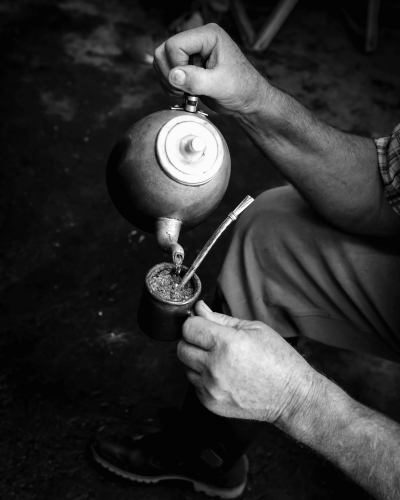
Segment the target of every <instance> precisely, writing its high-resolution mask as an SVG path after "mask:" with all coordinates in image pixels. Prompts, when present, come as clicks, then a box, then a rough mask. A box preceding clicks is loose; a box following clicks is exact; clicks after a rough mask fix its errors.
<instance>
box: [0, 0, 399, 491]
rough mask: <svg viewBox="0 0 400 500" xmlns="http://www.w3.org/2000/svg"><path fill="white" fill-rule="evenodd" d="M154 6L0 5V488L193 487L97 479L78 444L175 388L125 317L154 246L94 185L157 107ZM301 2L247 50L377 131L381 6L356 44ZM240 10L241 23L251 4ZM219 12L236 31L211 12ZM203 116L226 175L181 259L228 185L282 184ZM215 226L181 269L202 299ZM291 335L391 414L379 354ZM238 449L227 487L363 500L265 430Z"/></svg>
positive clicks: (178, 371)
mask: <svg viewBox="0 0 400 500" xmlns="http://www.w3.org/2000/svg"><path fill="white" fill-rule="evenodd" d="M265 3H266V4H267V3H268V2H265ZM270 3H271V2H270ZM158 4H159V2H156V1H155V0H148V1H146V2H145V1H142V2H138V1H135V0H130V1H128V0H109V1H106V0H104V1H102V0H98V1H96V0H64V1H61V0H20V1H18V2H15V1H11V0H10V1H5V0H3V1H1V2H0V13H1V17H0V25H1V31H0V37H1V43H0V50H1V52H2V65H1V67H2V68H3V71H2V72H1V73H2V75H1V77H0V80H1V85H2V94H1V95H2V99H1V102H0V106H1V114H2V119H1V123H0V128H1V153H0V157H1V183H2V192H1V205H2V210H1V222H2V229H1V232H2V276H3V278H2V282H1V317H2V321H1V336H0V343H1V344H0V345H1V349H0V366H1V371H0V412H1V420H0V433H1V445H2V448H1V449H2V453H1V459H0V470H1V473H0V496H1V498H5V499H8V498H17V499H18V500H33V499H49V500H50V499H57V500H64V499H65V500H66V499H73V500H89V499H96V500H106V499H107V500H111V499H117V498H118V499H119V500H124V499H126V500H127V499H152V500H153V499H154V500H155V499H163V500H168V499H186V500H189V499H195V498H199V499H200V498H203V496H202V495H199V494H195V493H194V492H193V491H192V489H191V487H190V486H188V485H186V484H185V483H180V482H172V483H171V484H161V485H155V486H147V485H141V484H133V483H127V482H125V481H123V480H119V479H117V478H114V477H111V476H110V475H104V474H103V473H102V472H101V471H99V470H98V469H97V468H96V467H94V465H93V464H92V463H91V461H90V458H89V456H88V453H87V443H88V441H89V439H90V438H91V436H92V435H93V433H94V431H95V430H96V429H97V428H98V427H99V426H101V425H105V424H110V423H111V424H115V423H118V422H120V421H123V422H125V423H126V422H129V423H132V424H133V425H142V424H144V423H154V424H157V423H165V422H168V421H170V420H171V419H173V418H174V416H175V415H176V413H177V411H178V409H179V407H180V405H181V402H182V399H183V395H184V391H185V385H186V382H185V377H184V372H183V369H182V367H181V366H180V364H179V362H178V361H177V359H176V356H175V344H174V343H170V344H162V343H157V342H155V341H151V340H150V339H148V338H147V337H145V336H144V335H143V334H142V333H141V332H140V331H139V329H138V327H137V324H136V308H137V304H138V300H139V297H140V293H141V288H142V284H143V281H144V276H145V274H146V272H147V270H148V269H149V268H150V267H151V266H153V265H154V264H156V263H158V262H161V261H162V260H163V258H164V257H163V255H162V253H161V251H160V250H158V248H157V247H156V243H155V240H154V237H153V236H152V235H149V234H147V233H144V232H142V231H139V230H137V229H135V228H134V227H132V226H130V225H129V224H128V223H127V222H126V221H125V220H123V219H122V217H121V216H120V215H119V214H118V213H117V211H116V210H115V209H114V207H113V205H112V203H111V201H110V199H109V197H108V194H107V189H106V185H105V164H106V161H107V157H108V154H109V152H110V150H111V148H112V146H113V144H114V143H115V141H116V140H117V138H118V137H119V136H120V135H121V134H122V133H123V132H124V130H125V129H127V128H128V127H129V126H130V125H131V124H133V123H134V122H135V121H137V120H138V119H140V118H142V117H143V116H145V115H147V114H149V113H152V112H154V111H157V110H160V109H164V108H166V107H167V106H168V104H169V101H168V99H167V98H166V97H165V95H164V94H163V92H162V90H161V88H160V86H159V84H158V82H157V80H156V77H155V75H154V73H153V70H152V67H151V66H150V65H146V64H144V63H143V62H141V61H140V54H142V52H143V47H144V48H148V47H152V43H153V42H152V40H153V39H157V40H160V41H161V40H163V39H164V38H165V37H167V30H166V28H167V25H168V23H169V22H170V21H172V19H173V18H174V17H176V16H177V15H179V14H180V13H181V12H182V9H184V7H185V4H183V3H181V4H179V3H178V2H176V3H173V5H171V6H169V7H168V8H167V7H164V8H163V7H160V6H158ZM259 4H260V2H258V3H257V2H256V1H254V2H253V3H252V5H259ZM272 4H273V2H272ZM319 4H325V2H311V1H307V0H304V1H302V2H300V3H299V5H298V7H297V8H296V9H295V11H294V12H293V14H292V15H291V16H290V18H289V19H288V21H287V22H286V23H285V25H284V27H283V28H282V30H281V31H280V32H279V34H278V35H277V37H276V39H275V40H274V41H273V43H272V45H271V46H270V48H269V49H268V50H267V51H266V52H265V53H263V54H261V55H258V56H254V55H250V58H251V60H252V61H253V62H254V64H256V65H257V67H258V68H259V69H260V70H261V71H262V72H264V74H265V75H266V76H267V77H268V78H269V79H270V80H271V81H272V82H273V83H274V84H276V85H278V86H280V87H282V88H284V89H286V90H287V91H289V92H290V93H292V94H293V95H294V96H295V97H297V98H298V99H299V100H300V101H301V102H302V103H303V104H305V105H306V106H307V107H309V108H310V109H311V110H313V111H314V112H316V113H317V114H318V115H319V116H320V117H322V118H324V119H325V120H327V121H328V122H329V123H330V124H333V125H335V126H337V127H339V128H341V129H344V130H346V131H351V132H358V133H361V134H364V135H368V136H371V137H378V136H383V135H385V134H388V133H390V132H391V130H392V129H393V128H394V126H395V125H396V124H397V123H398V122H399V116H400V100H399V87H400V85H399V84H400V31H399V30H398V27H397V30H396V23H395V22H394V21H393V20H395V19H397V20H398V17H399V15H400V11H399V8H398V6H397V2H395V1H391V2H390V1H386V2H382V4H383V6H382V16H381V27H380V37H379V47H378V50H377V52H376V53H375V54H373V55H369V56H367V55H365V54H363V53H362V52H360V51H359V50H358V49H357V48H356V46H355V45H354V43H353V41H352V40H351V39H350V37H349V35H348V33H347V32H346V30H345V27H344V24H343V20H342V18H341V17H340V15H339V11H336V10H335V9H334V8H333V6H332V8H329V9H325V8H323V7H319V6H318V5H319ZM332 4H337V2H332ZM251 15H252V17H253V18H254V22H255V23H256V24H257V25H258V26H259V25H260V24H261V23H262V21H263V17H262V16H263V15H264V14H262V13H260V12H259V11H257V10H254V9H253V11H251ZM222 25H223V26H224V27H225V28H226V29H227V30H228V31H229V32H230V33H231V35H232V36H233V37H234V38H236V39H237V37H238V33H237V31H236V28H235V25H234V23H233V21H232V18H231V17H230V15H229V14H228V15H226V16H225V17H224V18H223V20H222ZM138 47H139V49H138ZM211 120H212V121H213V122H214V123H215V124H216V125H217V126H218V127H219V129H220V130H221V131H222V133H223V135H224V136H225V138H226V140H227V142H228V145H229V148H230V151H231V156H232V168H233V172H232V178H231V181H230V185H229V188H228V191H227V194H226V196H225V198H224V200H223V201H222V203H221V205H220V206H219V207H218V209H217V210H216V211H215V212H214V213H213V214H212V215H211V216H210V217H209V219H208V220H207V221H206V222H205V223H203V224H202V225H201V226H199V227H198V228H196V229H195V230H193V231H191V232H189V233H187V234H185V235H184V236H183V237H182V238H181V241H180V242H181V243H182V245H183V246H184V248H185V250H186V254H187V258H186V262H190V261H192V260H193V259H194V257H195V256H196V254H197V252H198V251H199V250H200V248H201V247H202V245H203V244H204V243H205V241H206V240H207V238H208V237H209V236H210V235H211V233H212V232H213V231H214V229H215V228H216V227H217V225H218V224H219V223H220V222H221V220H222V219H223V218H224V217H225V216H226V215H227V213H228V212H229V211H230V210H232V209H233V208H234V207H235V206H236V205H237V203H238V202H239V201H240V200H241V199H243V198H244V196H245V195H246V194H250V195H252V196H256V195H258V194H260V193H261V192H262V191H264V190H266V189H269V188H272V187H275V186H278V185H281V184H283V182H284V180H283V179H282V177H281V176H280V175H279V173H278V172H277V171H276V170H275V169H274V167H273V166H272V165H270V164H269V163H268V162H267V161H266V160H265V159H264V158H263V157H262V156H261V154H260V153H259V152H258V151H257V150H256V149H255V148H254V146H253V145H252V143H251V142H250V140H249V139H248V138H247V137H246V136H245V134H244V133H243V132H242V131H241V130H240V128H239V127H238V125H237V124H236V123H235V122H233V121H232V120H230V119H229V118H226V117H220V116H216V115H214V114H212V115H211ZM250 172H251V174H250ZM230 234H231V233H230V232H229V231H228V232H227V234H225V235H224V237H223V238H222V239H221V241H219V243H218V250H217V249H215V251H213V252H212V253H211V254H210V256H209V257H208V259H207V261H206V264H203V266H202V269H201V270H200V272H199V274H200V277H201V279H202V282H203V287H204V291H205V292H204V295H203V297H204V298H205V300H206V301H209V302H210V301H211V299H212V297H213V293H214V287H215V278H216V275H217V274H218V269H219V268H220V266H221V263H222V259H223V254H224V250H225V249H226V247H227V245H228V241H229V237H230ZM302 349H303V351H304V353H305V355H307V356H308V357H309V359H310V360H312V361H313V362H314V363H316V364H318V366H320V368H321V369H322V370H324V372H325V373H327V374H328V375H329V376H331V377H334V378H335V379H336V380H338V382H339V383H341V384H342V385H343V386H345V387H346V388H347V389H348V390H349V391H350V392H351V393H352V394H354V395H355V396H356V397H358V398H359V399H360V400H362V401H364V402H366V403H368V404H370V405H372V406H375V407H377V408H378V409H380V410H382V411H386V412H387V413H389V414H390V415H392V416H393V417H394V418H396V419H400V401H399V399H398V396H397V395H396V386H398V382H399V381H400V372H399V369H398V367H397V366H396V365H394V364H393V363H389V362H385V361H382V360H378V359H374V358H371V357H366V356H356V355H354V354H352V353H349V352H344V351H338V350H336V349H332V348H325V347H323V346H319V345H316V344H311V343H309V342H304V343H303V345H302ZM249 458H250V477H249V484H248V488H247V490H246V492H245V493H244V495H243V498H245V499H248V500H256V499H269V500H291V499H296V500H302V499H322V498H323V499H336V498H340V497H341V496H342V497H343V496H345V495H346V497H347V498H350V497H351V498H352V499H353V500H356V499H362V498H368V496H367V495H366V494H365V493H364V492H362V491H361V490H360V489H359V488H358V487H357V486H355V485H353V484H352V483H351V482H349V481H348V480H347V479H346V478H345V477H344V475H343V474H342V473H340V472H339V471H337V470H336V469H335V468H334V467H332V466H331V465H330V464H328V463H327V462H326V461H324V460H323V459H322V458H321V457H318V456H316V455H315V454H314V453H313V452H311V451H310V450H308V449H306V448H304V447H301V446H299V445H298V444H297V443H295V442H293V441H292V440H290V439H289V438H287V437H286V436H285V435H283V434H282V433H281V432H280V431H278V430H276V429H273V428H270V429H268V431H267V432H266V433H265V434H264V435H263V437H262V438H260V440H259V442H257V443H256V445H255V447H254V448H253V449H252V450H251V452H250V454H249ZM204 498H205V497H204Z"/></svg>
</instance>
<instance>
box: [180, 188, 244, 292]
mask: <svg viewBox="0 0 400 500" xmlns="http://www.w3.org/2000/svg"><path fill="white" fill-rule="evenodd" d="M253 201H254V199H253V198H252V197H251V196H246V198H245V199H244V200H243V201H242V202H241V203H240V204H239V205H238V206H237V207H236V208H235V210H234V211H233V212H231V213H230V214H229V215H228V217H227V218H226V219H225V220H224V222H223V223H222V224H221V225H220V226H219V228H218V229H217V230H216V231H215V232H214V234H213V235H212V236H211V238H210V239H209V240H208V241H207V243H206V244H205V245H204V247H203V248H202V250H201V252H200V253H199V255H198V256H197V257H196V259H195V261H194V262H193V264H192V265H191V266H190V267H189V269H188V271H187V273H186V274H185V276H184V277H183V278H182V281H181V282H180V283H179V286H178V290H179V289H180V288H183V287H184V286H185V285H186V283H187V282H188V281H189V280H190V278H191V277H192V276H193V274H194V273H195V272H196V269H197V268H198V267H199V265H200V264H201V263H202V262H203V260H204V258H205V257H206V255H207V254H208V252H209V251H210V250H211V248H212V246H213V245H214V243H215V242H216V241H217V239H218V238H219V237H220V236H221V234H222V233H223V232H224V231H225V229H226V228H227V227H228V226H229V224H231V223H232V222H234V221H235V220H236V219H237V218H238V217H239V215H240V214H241V213H242V212H243V210H246V208H247V207H248V206H249V205H251V203H253Z"/></svg>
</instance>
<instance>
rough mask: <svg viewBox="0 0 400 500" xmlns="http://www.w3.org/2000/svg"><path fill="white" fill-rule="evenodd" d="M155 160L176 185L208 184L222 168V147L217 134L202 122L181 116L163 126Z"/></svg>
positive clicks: (198, 117) (194, 116)
mask: <svg viewBox="0 0 400 500" xmlns="http://www.w3.org/2000/svg"><path fill="white" fill-rule="evenodd" d="M156 153H157V159H158V161H159V164H160V166H161V168H162V169H163V170H164V172H165V173H166V174H167V175H168V176H169V177H171V178H172V179H173V180H175V181H177V182H179V183H180V184H186V185H192V186H199V185H201V184H205V183H207V182H209V181H210V180H211V179H212V178H213V177H214V176H215V175H216V173H217V172H218V170H219V169H220V168H221V167H222V165H223V161H224V154H225V152H224V145H223V142H222V140H221V136H220V133H219V131H218V130H217V129H216V127H214V125H213V124H212V123H210V122H209V121H208V120H206V119H205V118H203V117H201V116H199V115H193V114H189V113H185V114H184V115H179V116H176V117H174V118H172V119H171V120H169V121H168V122H167V123H165V124H164V125H163V127H162V128H161V129H160V131H159V133H158V136H157V139H156Z"/></svg>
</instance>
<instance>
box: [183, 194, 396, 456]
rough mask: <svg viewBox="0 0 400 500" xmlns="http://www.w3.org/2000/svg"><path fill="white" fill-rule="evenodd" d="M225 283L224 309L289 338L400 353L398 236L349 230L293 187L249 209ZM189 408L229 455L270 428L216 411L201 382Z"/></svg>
mask: <svg viewBox="0 0 400 500" xmlns="http://www.w3.org/2000/svg"><path fill="white" fill-rule="evenodd" d="M218 287H219V292H220V295H221V297H222V303H221V307H220V309H222V311H220V312H224V313H225V314H229V315H231V316H234V317H237V318H241V319H248V320H258V321H262V322H264V323H266V324H268V325H269V326H270V327H272V328H273V329H274V330H276V331H277V332H278V333H279V334H281V335H282V336H283V337H285V338H286V339H290V338H292V339H293V338H295V337H298V336H299V335H305V336H307V337H309V338H311V339H313V340H316V341H319V342H322V343H325V344H328V345H331V346H334V347H340V348H345V349H350V350H354V351H362V352H365V353H368V354H372V355H375V356H380V357H383V358H386V359H389V360H391V361H396V362H400V237H388V238H376V237H367V236H357V235H354V234H349V233H346V232H344V231H341V230H340V229H338V228H337V227H335V226H333V225H331V224H329V223H328V222H327V221H326V220H324V219H323V218H322V217H321V216H319V215H318V214H317V213H316V212H315V211H314V210H313V209H312V208H311V207H310V205H309V204H308V203H307V202H306V201H305V200H303V198H302V197H301V196H300V195H299V193H298V192H297V191H296V190H295V189H294V188H293V187H291V186H285V187H280V188H276V189H272V190H270V191H267V192H265V193H263V194H261V195H260V196H259V197H258V198H257V199H256V200H255V202H254V203H253V204H252V205H251V206H250V207H249V208H248V209H247V210H246V211H245V212H244V213H243V214H242V215H241V217H240V218H239V220H238V222H237V224H236V228H235V231H234V235H233V238H232V242H231V244H230V247H229V250H228V252H227V255H226V258H225V261H224V264H223V267H222V271H221V274H220V276H219V279H218ZM183 413H184V414H185V418H190V419H191V421H193V422H194V421H196V420H198V419H199V418H200V419H201V422H202V426H203V427H204V428H205V429H208V431H207V433H208V434H207V438H208V441H209V442H210V443H212V442H214V443H216V444H215V446H217V447H218V449H219V450H220V451H219V453H220V455H221V453H222V454H223V455H224V456H225V457H226V460H228V461H235V460H237V458H238V457H239V456H240V455H241V454H243V453H245V452H246V450H248V448H249V447H250V446H251V444H252V443H253V442H254V440H255V439H256V438H257V436H258V435H259V433H260V431H261V429H262V428H263V424H262V423H258V422H249V421H245V420H243V421H241V420H231V419H226V418H223V417H219V416H217V415H214V414H212V413H211V412H209V411H208V410H206V409H205V408H203V407H202V406H201V404H200V402H199V401H198V399H197V397H196V396H195V394H194V390H193V388H191V389H190V390H189V392H188V395H187V397H186V401H185V404H184V408H183ZM202 439H203V438H202ZM217 443H218V444H217ZM221 450H222V451H221Z"/></svg>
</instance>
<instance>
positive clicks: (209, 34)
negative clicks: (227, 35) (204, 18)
mask: <svg viewBox="0 0 400 500" xmlns="http://www.w3.org/2000/svg"><path fill="white" fill-rule="evenodd" d="M221 31H222V30H221V28H219V27H218V26H217V25H213V24H208V25H206V26H201V27H199V28H195V29H192V30H188V31H183V32H181V33H178V34H177V35H175V36H173V37H171V38H169V39H168V40H167V41H166V42H165V57H166V59H167V61H168V63H169V64H170V68H174V67H175V66H186V65H187V64H188V62H189V56H190V55H192V54H200V55H201V58H202V59H203V61H206V60H207V59H208V57H209V56H210V54H211V52H212V51H213V49H214V48H215V46H216V45H217V42H218V36H219V35H220V33H221Z"/></svg>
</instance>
